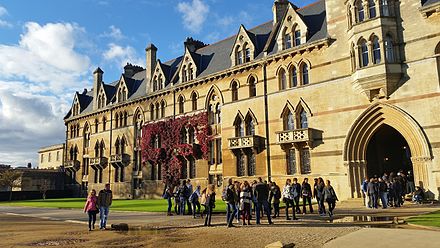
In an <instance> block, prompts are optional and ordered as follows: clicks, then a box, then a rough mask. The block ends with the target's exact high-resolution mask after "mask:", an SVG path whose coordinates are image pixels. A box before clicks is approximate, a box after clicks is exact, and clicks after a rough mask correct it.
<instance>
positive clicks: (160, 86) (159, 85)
mask: <svg viewBox="0 0 440 248" xmlns="http://www.w3.org/2000/svg"><path fill="white" fill-rule="evenodd" d="M158 88H159V90H161V89H162V88H163V79H162V74H161V75H159V82H158Z"/></svg>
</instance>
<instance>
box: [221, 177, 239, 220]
mask: <svg viewBox="0 0 440 248" xmlns="http://www.w3.org/2000/svg"><path fill="white" fill-rule="evenodd" d="M235 194H236V193H235V187H234V184H233V183H232V178H229V180H228V186H226V188H225V189H224V190H223V196H222V197H223V200H224V201H225V202H226V224H227V227H233V226H234V225H233V224H232V221H233V220H234V217H235V215H236V214H237V208H236V206H235V199H236V198H237V197H236V196H235Z"/></svg>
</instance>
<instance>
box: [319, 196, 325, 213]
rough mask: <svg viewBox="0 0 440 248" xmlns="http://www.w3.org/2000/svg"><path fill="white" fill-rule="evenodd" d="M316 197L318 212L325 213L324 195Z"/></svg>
mask: <svg viewBox="0 0 440 248" xmlns="http://www.w3.org/2000/svg"><path fill="white" fill-rule="evenodd" d="M317 199H318V206H319V214H325V205H324V196H321V197H319V198H317Z"/></svg>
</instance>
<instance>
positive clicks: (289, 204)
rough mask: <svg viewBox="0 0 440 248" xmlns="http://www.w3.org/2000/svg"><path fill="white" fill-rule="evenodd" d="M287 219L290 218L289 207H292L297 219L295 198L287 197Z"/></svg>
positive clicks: (294, 216)
mask: <svg viewBox="0 0 440 248" xmlns="http://www.w3.org/2000/svg"><path fill="white" fill-rule="evenodd" d="M285 201H286V219H289V208H292V214H293V218H294V219H296V215H295V203H294V201H293V199H286V200H285Z"/></svg>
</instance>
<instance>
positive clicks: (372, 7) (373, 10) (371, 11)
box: [368, 0, 376, 18]
mask: <svg viewBox="0 0 440 248" xmlns="http://www.w3.org/2000/svg"><path fill="white" fill-rule="evenodd" d="M374 1H375V0H368V12H369V17H370V18H374V17H376V3H375V2H374Z"/></svg>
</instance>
